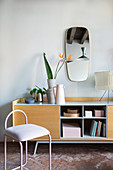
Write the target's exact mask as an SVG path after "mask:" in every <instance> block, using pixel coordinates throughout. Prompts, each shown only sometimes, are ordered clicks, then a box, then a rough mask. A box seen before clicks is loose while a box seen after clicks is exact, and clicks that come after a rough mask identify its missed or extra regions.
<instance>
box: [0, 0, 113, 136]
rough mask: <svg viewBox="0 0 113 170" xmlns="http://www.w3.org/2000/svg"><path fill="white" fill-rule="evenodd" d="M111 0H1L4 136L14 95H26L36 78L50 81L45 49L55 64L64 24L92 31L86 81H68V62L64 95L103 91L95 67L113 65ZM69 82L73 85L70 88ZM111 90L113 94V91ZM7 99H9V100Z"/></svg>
mask: <svg viewBox="0 0 113 170" xmlns="http://www.w3.org/2000/svg"><path fill="white" fill-rule="evenodd" d="M112 6H113V1H112V0H93V1H90V0H84V1H82V0H79V1H78V0H65V1H64V0H62V1H60V0H56V1H55V0H47V1H46V0H19V1H18V0H0V105H1V110H0V129H1V131H0V133H1V135H0V137H1V138H2V139H3V137H2V136H3V135H2V131H3V123H4V117H5V116H6V114H7V113H8V111H10V110H11V106H10V104H8V103H11V101H12V100H14V99H16V98H19V97H23V96H26V93H28V88H31V87H33V86H34V85H35V84H37V85H39V86H41V87H46V88H47V82H46V78H47V77H46V72H45V67H44V62H43V57H42V53H43V52H46V53H47V57H48V60H49V61H50V63H51V65H52V68H53V70H54V69H55V66H56V63H57V61H58V60H59V57H58V54H59V52H61V53H63V52H64V36H65V30H66V29H67V28H69V27H72V26H85V27H87V28H89V30H90V35H91V63H90V73H89V78H88V80H87V81H84V82H79V83H76V82H70V81H69V80H68V78H67V75H66V69H65V67H64V68H62V71H61V72H60V74H59V75H58V77H57V80H56V83H63V84H64V85H65V87H66V90H65V94H66V97H99V96H101V95H102V93H103V92H101V91H99V90H95V88H94V72H95V71H101V70H112V69H113V13H112V10H113V7H112ZM70 87H71V88H70ZM111 95H112V94H111ZM7 104H8V105H7Z"/></svg>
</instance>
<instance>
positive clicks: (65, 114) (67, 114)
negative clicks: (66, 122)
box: [63, 112, 80, 117]
mask: <svg viewBox="0 0 113 170" xmlns="http://www.w3.org/2000/svg"><path fill="white" fill-rule="evenodd" d="M63 115H64V117H80V113H65V112H63Z"/></svg>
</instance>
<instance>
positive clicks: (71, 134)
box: [60, 119, 83, 138]
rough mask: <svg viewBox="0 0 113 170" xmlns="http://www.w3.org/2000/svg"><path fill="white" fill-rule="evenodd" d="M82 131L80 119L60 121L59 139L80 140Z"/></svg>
mask: <svg viewBox="0 0 113 170" xmlns="http://www.w3.org/2000/svg"><path fill="white" fill-rule="evenodd" d="M82 129H83V127H82V119H61V133H60V138H81V137H83V131H82Z"/></svg>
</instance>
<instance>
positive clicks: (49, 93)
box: [47, 79, 55, 104]
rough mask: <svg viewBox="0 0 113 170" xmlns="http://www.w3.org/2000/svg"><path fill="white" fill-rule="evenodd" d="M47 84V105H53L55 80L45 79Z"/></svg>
mask: <svg viewBox="0 0 113 170" xmlns="http://www.w3.org/2000/svg"><path fill="white" fill-rule="evenodd" d="M47 82H48V90H47V100H48V103H49V104H54V103H55V96H54V91H53V90H54V89H53V88H54V87H55V79H47Z"/></svg>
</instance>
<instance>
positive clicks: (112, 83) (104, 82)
mask: <svg viewBox="0 0 113 170" xmlns="http://www.w3.org/2000/svg"><path fill="white" fill-rule="evenodd" d="M95 88H96V89H99V90H105V92H104V94H103V95H102V97H101V98H100V100H99V101H101V99H102V98H103V97H104V95H105V93H106V92H107V91H108V102H109V91H110V90H113V71H102V72H95Z"/></svg>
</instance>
